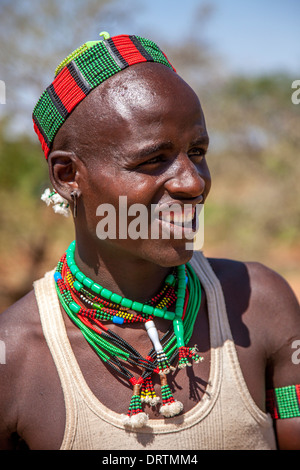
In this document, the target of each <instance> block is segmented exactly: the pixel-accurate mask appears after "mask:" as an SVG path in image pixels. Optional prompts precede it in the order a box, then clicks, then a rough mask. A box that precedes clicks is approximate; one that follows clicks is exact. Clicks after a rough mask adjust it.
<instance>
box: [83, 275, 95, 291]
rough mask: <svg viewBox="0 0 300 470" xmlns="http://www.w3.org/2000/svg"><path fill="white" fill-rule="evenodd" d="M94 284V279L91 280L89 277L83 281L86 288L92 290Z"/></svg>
mask: <svg viewBox="0 0 300 470" xmlns="http://www.w3.org/2000/svg"><path fill="white" fill-rule="evenodd" d="M93 284H94V282H93V281H92V279H89V278H88V277H85V278H84V279H83V285H84V286H85V287H87V288H88V289H90V288H91V287H92V285H93Z"/></svg>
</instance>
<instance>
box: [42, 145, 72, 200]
mask: <svg viewBox="0 0 300 470" xmlns="http://www.w3.org/2000/svg"><path fill="white" fill-rule="evenodd" d="M48 166H49V177H50V180H51V183H52V185H53V188H54V189H55V190H56V191H57V192H58V193H59V194H60V195H61V196H62V197H63V198H65V199H66V200H68V201H71V200H72V198H71V193H72V192H74V191H76V192H77V193H78V192H79V189H78V184H77V178H76V175H77V171H78V158H77V157H76V155H75V154H74V153H73V152H65V151H60V150H55V151H54V152H52V153H51V154H50V155H49V158H48Z"/></svg>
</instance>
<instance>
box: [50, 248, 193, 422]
mask: <svg viewBox="0 0 300 470" xmlns="http://www.w3.org/2000/svg"><path fill="white" fill-rule="evenodd" d="M74 254H75V241H74V242H72V243H71V245H70V246H69V248H68V249H67V251H66V253H65V254H64V255H63V257H62V258H61V259H60V261H59V263H58V265H57V269H56V272H55V274H54V279H55V283H56V290H57V294H58V297H59V299H60V302H61V304H62V306H63V308H64V310H65V311H66V313H67V314H68V316H69V317H70V318H71V320H72V321H73V322H74V323H75V325H77V326H78V328H79V329H80V330H81V332H82V334H83V336H84V337H85V339H86V340H87V341H88V343H89V344H90V345H91V346H92V348H93V349H94V351H95V352H96V353H97V355H98V356H99V357H100V359H101V360H102V361H103V362H105V363H106V364H108V365H109V366H110V367H111V369H112V370H113V371H114V372H115V373H117V374H119V375H120V376H122V377H123V378H125V379H126V380H127V381H128V382H129V383H130V385H131V386H132V387H133V395H132V398H131V401H130V405H129V409H128V412H127V414H126V415H122V417H123V421H124V424H125V425H130V426H132V427H141V426H144V425H145V424H146V422H147V419H148V415H147V414H146V413H145V412H144V411H143V405H142V403H148V404H149V405H151V406H154V405H156V404H157V403H159V402H160V401H161V402H162V405H161V407H160V413H161V414H162V415H163V416H165V417H171V416H175V415H177V414H179V413H180V412H181V411H182V409H183V406H182V403H181V402H179V401H177V400H175V399H174V397H173V395H172V392H171V389H170V387H169V385H168V383H167V374H168V373H169V372H171V371H172V370H175V364H176V362H177V366H178V367H179V368H183V367H185V366H187V365H191V360H194V361H195V362H200V361H201V360H202V357H201V356H199V354H198V353H197V348H196V347H193V348H191V347H187V346H186V345H187V344H188V342H189V340H190V338H191V336H192V333H193V329H194V324H195V320H196V317H197V314H198V311H199V308H200V303H201V285H200V281H199V279H198V277H197V276H196V274H195V273H194V271H193V269H192V267H191V266H190V265H189V263H187V265H181V266H178V267H177V268H174V270H173V273H172V274H169V275H168V276H167V277H166V279H165V281H164V285H163V287H162V289H161V290H160V292H159V293H158V294H157V295H155V296H154V297H153V298H152V299H150V300H149V301H148V302H146V303H141V302H137V301H134V300H131V299H128V298H126V297H122V296H121V295H118V294H116V293H113V292H111V291H110V290H108V289H106V288H104V287H102V286H101V285H100V284H98V283H96V282H94V281H93V280H92V279H90V278H89V277H87V276H86V275H85V274H83V273H82V271H81V270H80V269H79V268H78V266H77V265H76V262H75V256H74ZM170 308H172V310H170ZM155 318H164V319H166V320H169V321H170V328H169V330H168V331H167V332H166V333H165V334H164V336H163V337H162V338H159V335H158V331H157V329H156V327H155ZM136 322H138V323H142V324H144V326H145V329H146V331H147V333H148V336H149V338H150V340H151V342H152V345H153V347H152V349H151V350H150V351H149V354H148V355H147V356H146V357H143V356H142V355H141V354H140V353H139V352H138V351H137V350H136V349H135V348H134V347H133V346H132V345H130V344H129V343H128V342H127V341H125V340H124V339H123V338H122V337H121V336H119V335H118V334H116V333H115V332H114V331H112V330H111V329H110V328H109V323H113V324H116V325H130V324H133V323H136ZM132 367H138V368H139V369H141V373H140V376H139V377H138V378H136V377H135V376H134V375H133V373H132V372H131V370H130V368H132ZM153 374H159V376H160V382H161V398H160V397H158V396H157V395H156V393H155V391H154V386H153V381H152V377H153Z"/></svg>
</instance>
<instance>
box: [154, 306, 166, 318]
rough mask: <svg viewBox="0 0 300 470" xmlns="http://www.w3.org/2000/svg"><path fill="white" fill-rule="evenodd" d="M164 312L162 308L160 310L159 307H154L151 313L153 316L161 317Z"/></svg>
mask: <svg viewBox="0 0 300 470" xmlns="http://www.w3.org/2000/svg"><path fill="white" fill-rule="evenodd" d="M164 314H165V312H164V310H161V309H160V308H155V309H154V310H153V315H154V316H155V317H160V318H162V317H163V316H164Z"/></svg>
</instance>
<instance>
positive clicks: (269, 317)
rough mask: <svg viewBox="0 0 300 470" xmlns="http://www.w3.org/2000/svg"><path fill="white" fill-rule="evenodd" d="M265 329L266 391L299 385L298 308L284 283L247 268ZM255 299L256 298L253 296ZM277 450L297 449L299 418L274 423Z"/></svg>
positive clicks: (299, 444)
mask: <svg viewBox="0 0 300 470" xmlns="http://www.w3.org/2000/svg"><path fill="white" fill-rule="evenodd" d="M249 270H250V272H251V271H252V273H253V275H255V276H253V275H252V276H251V278H252V279H253V278H255V280H254V281H253V286H254V287H255V291H256V292H257V293H258V297H257V302H258V305H259V306H260V312H261V314H262V315H263V319H264V321H265V325H264V327H263V330H264V338H262V339H265V348H266V356H267V377H266V380H267V388H273V389H274V388H281V387H286V386H289V385H297V384H300V307H299V302H298V301H297V299H296V296H295V295H294V293H293V291H292V290H291V288H290V286H289V285H288V284H287V282H286V281H285V280H284V279H283V278H282V277H281V276H279V275H278V274H276V273H275V272H273V271H272V270H269V269H268V268H265V267H263V266H260V265H250V266H249ZM255 295H256V294H255ZM274 425H275V429H276V434H277V441H278V446H279V448H280V449H297V450H299V449H300V417H295V418H285V419H276V420H275V422H274Z"/></svg>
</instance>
